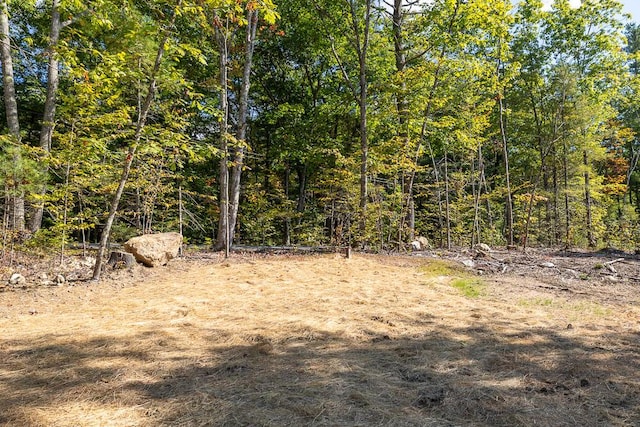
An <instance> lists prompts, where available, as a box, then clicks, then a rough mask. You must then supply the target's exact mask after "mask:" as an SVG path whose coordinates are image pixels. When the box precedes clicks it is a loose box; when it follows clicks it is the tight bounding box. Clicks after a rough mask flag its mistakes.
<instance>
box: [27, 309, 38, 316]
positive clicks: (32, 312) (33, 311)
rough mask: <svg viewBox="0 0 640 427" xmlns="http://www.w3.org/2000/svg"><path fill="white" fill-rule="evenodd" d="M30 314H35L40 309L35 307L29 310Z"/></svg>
mask: <svg viewBox="0 0 640 427" xmlns="http://www.w3.org/2000/svg"><path fill="white" fill-rule="evenodd" d="M29 314H30V315H32V316H33V315H34V314H38V310H36V309H35V308H32V309H31V310H29Z"/></svg>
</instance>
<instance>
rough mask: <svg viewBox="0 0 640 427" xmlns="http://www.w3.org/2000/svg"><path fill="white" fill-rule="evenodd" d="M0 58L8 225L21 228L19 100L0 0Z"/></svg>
mask: <svg viewBox="0 0 640 427" xmlns="http://www.w3.org/2000/svg"><path fill="white" fill-rule="evenodd" d="M0 37H1V40H0V60H1V61H2V84H3V90H4V107H5V112H6V117H7V126H8V128H9V133H10V134H11V137H12V138H13V142H14V143H15V149H14V150H13V153H12V155H13V163H14V165H13V166H14V175H13V177H12V183H11V185H9V186H8V187H9V188H8V197H7V206H6V210H7V212H8V213H9V228H10V229H12V230H14V231H19V232H20V231H23V230H24V227H25V212H24V190H23V188H22V173H21V171H20V169H21V167H22V156H21V154H20V151H21V142H22V141H21V137H20V121H19V119H18V101H17V98H16V89H15V81H14V74H13V59H12V57H11V36H10V33H9V10H8V5H7V0H3V1H2V2H0Z"/></svg>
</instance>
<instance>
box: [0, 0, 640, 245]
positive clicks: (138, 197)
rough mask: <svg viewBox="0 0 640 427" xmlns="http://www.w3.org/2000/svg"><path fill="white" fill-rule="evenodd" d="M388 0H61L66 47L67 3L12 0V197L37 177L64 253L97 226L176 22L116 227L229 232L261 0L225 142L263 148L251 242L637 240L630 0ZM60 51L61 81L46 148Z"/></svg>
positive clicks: (241, 229) (639, 204) (251, 205)
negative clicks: (224, 99)
mask: <svg viewBox="0 0 640 427" xmlns="http://www.w3.org/2000/svg"><path fill="white" fill-rule="evenodd" d="M388 3H389V4H388V5H386V6H385V4H386V3H385V2H381V3H379V4H378V3H377V2H374V1H372V0H338V1H329V0H281V1H279V2H277V5H276V4H274V3H272V2H271V1H270V0H249V1H247V0H202V1H187V0H183V1H181V2H177V1H169V0H153V1H144V2H143V1H137V0H98V1H92V2H89V3H87V2H80V1H73V0H67V1H63V0H61V1H60V4H59V9H60V13H61V16H62V19H63V20H69V22H70V25H68V26H65V27H64V28H63V31H62V33H61V37H60V41H59V42H58V43H57V45H56V46H55V49H54V50H53V51H47V48H48V38H47V34H48V32H49V29H48V28H49V25H50V19H51V14H52V8H51V4H50V3H49V2H36V1H31V2H18V1H13V2H9V4H8V6H9V9H8V10H9V17H10V22H11V31H12V39H11V41H12V47H13V52H14V53H15V55H14V61H15V70H16V87H17V92H18V101H19V107H20V110H19V111H20V121H21V124H22V139H21V142H20V144H18V145H16V143H15V141H14V140H13V139H12V138H10V137H9V136H7V134H8V132H4V133H5V135H4V136H3V137H2V138H3V141H4V142H3V144H2V146H3V147H4V148H3V151H2V153H1V158H0V174H1V176H2V180H3V182H4V184H5V185H4V188H5V196H6V198H7V200H9V199H10V196H11V194H10V193H11V192H15V189H16V188H17V187H16V185H14V184H15V182H14V181H16V180H19V184H20V185H19V187H20V189H21V191H23V192H24V194H26V199H27V205H28V206H32V207H33V206H38V205H40V204H43V205H44V207H45V216H44V222H43V227H44V232H41V233H42V234H46V235H47V236H51V235H53V236H56V239H58V241H56V245H57V244H58V243H59V241H60V240H61V241H62V244H63V245H64V243H65V242H66V241H68V240H70V239H77V240H82V241H84V242H91V241H96V240H97V237H98V232H99V231H100V227H101V225H102V224H104V222H105V218H106V216H107V213H108V211H109V203H110V199H111V195H112V194H113V193H114V192H115V190H116V187H117V185H118V182H119V180H120V174H121V164H122V161H123V160H122V159H123V158H124V157H125V156H126V155H127V150H128V148H129V146H130V145H131V144H132V140H133V138H134V135H135V133H136V126H137V124H138V123H139V114H140V111H141V105H142V104H143V102H144V100H145V96H146V95H147V91H148V87H149V76H150V73H151V72H152V70H153V68H154V65H155V64H154V59H155V58H156V56H155V53H156V51H157V50H158V44H159V43H161V41H162V40H164V38H163V37H164V36H165V35H168V38H167V39H166V40H167V41H166V55H165V57H164V59H163V61H162V63H161V64H160V68H159V71H158V75H157V76H155V78H157V84H156V85H155V86H156V88H157V89H156V93H155V97H154V102H153V104H152V106H151V109H150V112H149V115H148V119H147V123H146V126H145V128H144V130H143V132H142V135H141V140H140V145H139V149H138V151H137V153H136V157H135V159H134V162H133V165H132V169H131V170H132V172H131V175H130V179H129V181H128V183H127V186H126V189H125V192H124V195H123V200H122V203H121V206H120V209H119V216H118V224H119V225H118V227H116V229H115V230H114V235H113V236H112V239H113V240H121V239H125V238H126V237H129V236H131V235H133V234H137V233H142V232H151V231H164V230H176V229H177V228H179V227H182V228H183V231H184V234H185V236H186V237H187V238H188V239H189V241H191V242H194V243H210V242H211V239H212V237H213V236H215V235H216V227H217V224H218V217H219V215H221V208H220V199H221V198H220V195H219V189H218V188H219V187H218V186H219V185H220V176H219V175H218V164H219V162H220V161H224V159H226V155H225V153H223V152H221V150H220V148H221V147H220V145H219V141H220V136H221V132H223V131H222V130H221V125H220V123H221V118H222V117H223V112H221V111H220V102H221V101H220V99H221V97H220V91H221V87H220V82H219V76H220V72H221V70H220V62H219V54H220V50H219V49H220V45H219V41H220V37H218V39H216V31H218V33H219V34H220V33H221V32H224V40H227V41H229V49H230V50H229V52H226V53H225V54H228V55H229V57H228V72H229V74H228V78H229V83H228V84H229V91H230V94H229V97H228V101H229V104H230V105H229V110H230V117H233V113H234V112H236V111H237V110H238V108H239V105H238V99H239V98H240V90H241V87H240V86H241V80H242V77H243V75H242V73H243V69H242V53H243V52H242V51H243V49H244V44H245V43H246V40H245V39H244V37H245V32H244V31H243V28H244V27H245V26H246V25H247V22H246V18H245V17H246V16H247V14H246V12H247V11H253V10H257V11H259V13H260V19H261V20H260V24H259V28H258V34H257V38H258V41H257V43H256V47H255V57H254V64H253V69H252V73H251V79H252V85H251V93H250V98H249V100H250V101H249V114H248V117H249V131H248V133H247V135H246V141H235V140H234V139H233V137H232V136H231V135H229V138H227V140H228V141H230V143H231V145H235V146H240V145H241V146H242V147H243V149H244V148H246V155H245V159H244V171H243V173H244V175H243V181H242V182H243V185H242V194H241V199H240V210H239V216H238V224H237V232H236V243H245V244H263V245H272V244H314V245H315V244H349V243H351V242H360V243H362V244H363V245H364V246H365V247H369V248H373V249H399V248H400V249H401V248H407V247H408V245H407V244H408V243H409V242H410V241H411V239H413V238H414V237H415V236H417V235H423V236H427V237H429V238H430V239H431V240H433V241H434V243H435V244H437V245H443V246H444V245H447V244H458V245H466V244H473V243H475V242H478V241H484V242H487V243H490V244H504V243H507V242H508V240H507V239H506V236H507V235H508V234H509V232H510V231H509V230H508V229H509V228H512V229H513V230H511V232H512V233H513V235H514V236H515V238H516V241H517V242H518V243H521V244H542V245H557V244H566V245H588V244H594V243H597V244H598V245H612V246H620V247H633V246H637V245H638V243H639V242H640V235H639V233H640V231H638V230H639V227H638V221H639V219H638V212H639V211H640V174H639V172H638V171H636V168H637V166H638V158H639V157H640V139H638V137H637V136H636V135H638V132H640V121H638V117H639V115H638V108H639V107H638V104H637V98H638V97H637V94H638V91H639V90H640V83H639V82H640V77H639V75H638V72H639V71H640V70H639V68H638V65H637V64H638V62H637V55H638V52H639V51H640V42H639V41H638V40H640V36H639V34H640V29H639V28H638V27H637V26H635V25H629V26H627V28H626V29H625V28H624V22H625V19H626V18H625V17H624V16H623V15H621V6H620V4H619V3H618V2H617V1H615V0H583V2H582V5H581V6H580V7H579V8H572V7H571V6H570V5H569V2H568V1H567V0H556V1H555V3H554V5H553V6H552V7H551V8H550V9H545V8H543V4H542V2H541V1H539V0H526V1H521V2H519V3H518V5H517V6H513V5H512V4H511V3H512V2H510V1H508V0H467V1H462V0H435V1H430V2H411V1H400V0H397V1H394V2H388ZM391 3H393V6H394V7H391ZM177 5H179V6H177ZM172 11H175V13H177V17H176V19H175V22H174V24H173V26H169V25H168V22H169V18H168V17H169V16H171V15H172V13H174V12H172ZM366 13H370V14H371V16H370V20H367V19H365V18H366V15H365V14H366ZM365 25H369V26H370V27H369V28H368V30H369V37H368V45H367V50H365V53H366V57H363V56H362V46H363V39H362V37H363V35H364V34H365V28H364V26H365ZM625 35H626V38H625ZM625 46H626V50H625V49H624V48H625ZM47 52H49V53H47ZM50 54H53V55H56V56H57V57H58V58H59V60H60V71H61V80H60V89H59V93H58V97H57V105H58V109H57V112H56V119H55V128H54V133H53V140H52V144H51V149H50V151H47V152H43V151H42V150H41V149H39V148H36V147H38V146H39V145H38V138H39V135H40V132H41V126H42V117H41V112H42V110H43V108H44V102H45V96H46V89H47V73H46V67H47V55H50ZM361 71H364V73H360V72H361ZM359 73H360V74H359ZM360 75H363V76H364V77H365V78H366V81H362V80H359V76H360ZM365 89H366V92H365V93H366V118H367V123H366V127H363V126H362V120H361V116H360V115H359V113H360V110H359V108H362V106H361V105H359V104H358V94H361V93H362V90H365ZM2 108H4V107H2ZM3 112H4V111H3ZM501 123H502V126H501ZM229 126H230V127H233V126H234V123H233V121H231V122H230V123H229ZM363 131H366V140H367V142H368V147H367V149H368V153H367V155H366V156H363V155H362V154H363V153H362V150H363V149H364V146H363V144H362V142H361V136H362V132H363ZM225 132H226V131H225ZM225 138H226V136H225ZM15 150H20V152H21V155H20V156H18V157H19V158H20V159H21V161H20V163H19V164H18V163H16V162H15V161H14V159H16V158H18V157H16V155H15V153H14V151H15ZM363 163H364V166H365V168H363V167H362V166H363ZM507 165H510V168H507V167H506V166H507ZM230 166H233V165H230ZM362 171H366V172H365V173H366V178H367V179H366V180H365V181H364V182H366V186H367V191H365V192H364V193H363V192H362V187H361V185H362V182H363V181H362V176H361V173H362ZM507 180H509V181H507ZM507 182H510V185H509V186H507V185H506V184H507ZM41 184H45V185H46V191H45V192H44V193H40V192H39V191H38V187H39V185H41ZM362 197H366V200H365V201H366V202H367V203H365V204H363V200H362ZM508 204H509V205H511V204H512V206H511V207H509V208H507V206H508ZM364 206H366V211H365V210H364ZM8 210H9V209H8V207H7V208H5V211H8ZM361 216H364V222H363V223H360V224H359V222H360V217H361ZM509 216H512V218H513V220H512V221H510V220H509ZM7 218H9V215H8V214H7V213H5V228H10V224H8V223H7V220H8V219H7ZM180 218H181V219H182V223H179V220H180Z"/></svg>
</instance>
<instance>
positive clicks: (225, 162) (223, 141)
mask: <svg viewBox="0 0 640 427" xmlns="http://www.w3.org/2000/svg"><path fill="white" fill-rule="evenodd" d="M214 26H215V25H214ZM215 33H216V42H217V44H218V51H219V55H220V110H221V111H222V117H221V119H220V151H221V152H222V158H221V159H220V165H219V170H218V174H219V175H218V179H219V181H220V216H219V218H218V234H217V239H216V244H215V245H214V250H222V249H224V253H225V257H229V248H230V245H231V240H230V238H229V139H228V137H229V88H228V70H229V69H228V60H229V58H228V56H229V44H228V43H229V39H228V29H227V28H226V26H225V27H217V26H215Z"/></svg>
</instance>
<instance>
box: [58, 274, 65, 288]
mask: <svg viewBox="0 0 640 427" xmlns="http://www.w3.org/2000/svg"><path fill="white" fill-rule="evenodd" d="M66 281H67V279H65V277H64V276H63V275H62V274H58V275H57V276H56V283H57V284H58V286H60V285H64V284H65V283H66Z"/></svg>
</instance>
